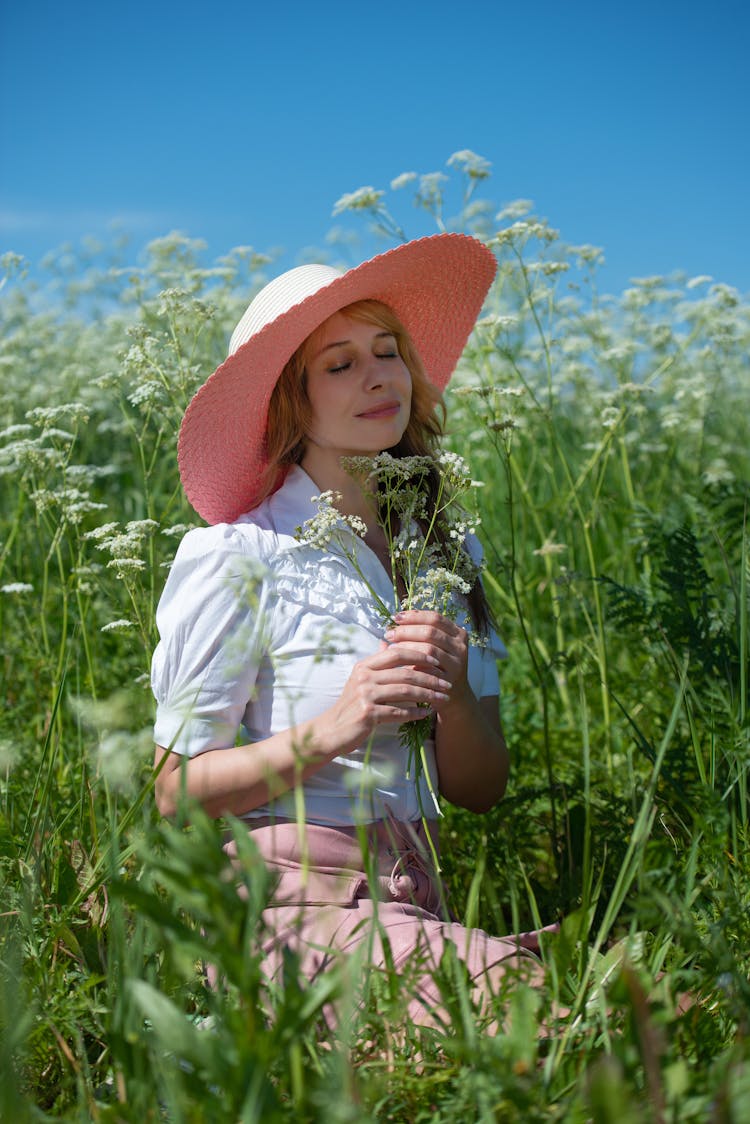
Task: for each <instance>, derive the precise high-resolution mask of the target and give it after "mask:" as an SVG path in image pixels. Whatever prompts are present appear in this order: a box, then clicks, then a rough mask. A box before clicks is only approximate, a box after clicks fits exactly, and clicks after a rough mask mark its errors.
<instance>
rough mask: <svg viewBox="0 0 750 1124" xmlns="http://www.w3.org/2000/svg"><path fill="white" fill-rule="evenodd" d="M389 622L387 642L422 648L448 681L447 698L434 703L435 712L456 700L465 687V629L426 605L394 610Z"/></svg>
mask: <svg viewBox="0 0 750 1124" xmlns="http://www.w3.org/2000/svg"><path fill="white" fill-rule="evenodd" d="M393 621H394V623H393V625H392V626H391V627H390V628H389V629H388V630H387V631H386V633H385V639H386V640H387V641H388V642H389V643H393V642H394V641H396V640H398V641H399V642H403V641H408V643H410V644H413V645H416V646H417V647H418V648H422V649H423V650H424V652H425V654H426V655H429V656H432V657H433V658H434V659H436V660H437V661H438V663H439V670H440V674H441V678H443V679H445V680H447V681H448V683H450V690H449V692H448V694H449V696H450V697H449V698H448V699H447V700H446V702H444V703H441V704H438V705H436V706H435V708H434V709H435V710H436V712H437V713H440V712H441V711H443V710H445V709H446V708H449V707H450V706H451V704H452V703H453V702H456V701H458V700H459V699H460V698H461V697H462V696H463V695H464V693H465V692H466V691H468V690H469V689H470V688H469V681H468V678H467V671H468V661H469V638H468V636H467V633H466V629H464V628H461V626H460V625H457V624H456V623H455V622H454V621H451V620H449V619H448V618H447V617H444V616H442V615H441V614H440V613H435V612H432V611H429V610H426V609H404V610H403V611H402V612H399V613H394V616H393Z"/></svg>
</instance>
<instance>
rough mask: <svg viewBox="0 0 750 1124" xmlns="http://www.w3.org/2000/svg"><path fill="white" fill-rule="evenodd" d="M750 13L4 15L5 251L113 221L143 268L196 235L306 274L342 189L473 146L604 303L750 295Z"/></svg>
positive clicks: (47, 7)
mask: <svg viewBox="0 0 750 1124" xmlns="http://www.w3.org/2000/svg"><path fill="white" fill-rule="evenodd" d="M748 11H749V9H748V5H747V4H746V2H745V0H714V2H712V3H707V2H706V3H692V2H691V0H682V2H676V0H666V2H661V3H660V2H659V0H650V2H642V0H630V2H629V3H617V4H612V3H606V0H599V3H588V2H580V3H576V2H575V0H572V2H571V3H570V4H563V3H561V2H560V0H556V2H554V3H553V2H548V0H541V2H538V3H535V4H532V3H528V4H526V5H523V4H520V3H512V4H511V3H506V2H505V0H497V2H494V3H492V2H489V0H473V2H471V3H466V4H458V3H447V2H443V0H431V2H425V3H422V2H412V3H408V2H404V0H401V2H400V3H392V2H391V0H383V2H381V3H368V4H361V3H360V4H358V3H356V2H355V0H352V2H350V3H340V2H339V0H334V2H330V3H320V4H313V3H311V2H310V0H307V2H298V0H286V3H284V4H281V3H273V2H270V0H264V2H262V3H260V2H258V0H245V2H244V3H235V2H222V0H216V2H214V3H210V4H209V3H204V4H197V3H191V0H184V2H183V3H181V4H177V3H176V2H174V0H165V2H162V3H159V2H158V0H152V2H151V3H145V2H143V0H131V2H130V3H128V4H120V5H113V4H112V5H110V4H108V3H106V0H96V2H89V0H68V2H67V3H60V0H54V2H50V0H43V2H42V0H25V2H24V3H20V0H17V2H11V0H0V251H2V250H6V249H13V250H16V251H18V252H20V253H23V254H24V255H26V256H27V257H29V258H30V260H31V261H32V262H35V261H38V260H39V259H40V258H41V256H42V255H43V254H44V253H45V252H46V251H48V250H51V249H53V248H54V247H56V246H58V245H59V244H61V243H62V242H65V241H72V242H74V243H75V242H77V241H78V240H79V239H80V238H81V237H82V236H83V235H85V234H94V235H102V234H104V233H106V231H107V230H108V228H109V225H110V223H111V222H112V220H118V221H119V222H120V224H121V225H122V226H123V227H124V228H125V229H127V230H129V231H130V232H131V234H132V238H133V250H132V254H133V256H135V253H136V250H137V248H138V247H140V246H142V245H143V244H144V243H145V242H146V241H148V239H150V238H152V237H155V236H158V235H161V234H165V233H167V232H168V231H170V230H173V229H180V230H183V231H185V232H186V233H188V234H189V235H191V236H193V237H200V238H203V239H205V240H206V241H207V242H208V252H209V255H210V256H211V257H216V256H218V255H220V254H222V253H224V252H226V251H227V250H228V249H230V248H231V247H232V246H234V245H237V244H251V245H253V246H254V247H255V248H256V249H258V250H267V249H269V248H272V247H279V248H281V249H283V251H284V257H283V259H282V261H283V263H284V264H285V265H291V264H294V262H295V261H296V260H298V257H299V255H300V254H302V253H303V252H304V251H305V248H306V247H310V246H322V245H324V244H325V238H326V233H327V231H328V230H329V229H330V228H331V226H333V225H334V220H332V218H331V210H332V207H333V204H334V203H335V201H336V200H337V199H338V198H339V196H341V195H342V194H343V193H345V192H348V191H352V190H354V189H355V188H358V187H360V186H363V185H366V184H371V185H373V186H375V187H383V188H387V187H388V184H389V182H390V180H391V179H393V178H394V177H395V176H397V175H398V174H399V173H401V172H405V171H416V172H419V173H426V172H433V171H438V170H445V162H446V160H447V159H448V157H449V156H450V155H451V153H453V152H455V151H456V150H459V149H465V148H469V149H472V150H473V151H475V152H477V153H479V154H480V155H482V156H483V157H485V158H486V159H487V160H489V161H491V163H492V167H493V175H492V179H491V180H490V181H489V183H488V185H487V186H486V188H485V194H486V195H488V196H489V197H490V198H491V199H492V200H493V201H494V202H496V203H497V204H498V207H499V206H500V205H502V204H504V203H507V202H509V201H510V200H513V199H518V198H528V199H532V200H534V203H535V205H536V210H537V212H538V213H540V214H542V215H544V216H545V217H546V218H548V219H549V220H550V222H551V223H552V224H553V225H554V226H555V227H557V228H558V229H560V230H561V233H562V235H563V237H564V238H565V239H566V240H567V241H569V242H573V243H581V242H589V243H594V244H595V245H599V246H602V247H603V248H604V250H605V254H606V265H605V267H604V269H603V270H602V272H601V275H600V276H601V280H600V285H601V287H602V288H604V289H607V290H609V291H613V292H616V291H619V290H621V289H622V288H623V287H625V286H626V285H627V283H628V279H629V278H630V277H631V276H634V275H637V276H642V275H648V274H654V273H668V272H671V271H673V270H677V269H681V270H684V271H685V272H686V273H688V274H689V275H695V274H710V275H712V276H713V277H715V278H716V279H717V280H721V281H725V282H727V283H729V284H731V285H734V286H736V287H737V288H739V289H740V290H741V291H742V292H743V293H747V292H750V221H749V219H748V200H749V197H750V192H749V191H748V181H749V179H750V176H749V174H748V173H749V172H750V123H749V119H750V113H749V111H750V63H749V62H748V59H750V16H749V15H748ZM399 217H400V218H401V219H402V220H403V223H404V225H405V227H406V230H407V233H408V234H409V235H410V236H416V235H419V234H421V233H424V232H426V231H428V230H431V229H432V228H431V227H429V224H428V221H427V220H426V218H425V217H423V216H421V215H420V214H419V212H417V211H416V210H415V209H414V208H412V207H411V206H410V205H408V204H407V200H406V199H404V200H403V209H402V211H401V212H400V213H399ZM352 226H354V227H355V228H357V229H359V230H361V231H362V233H363V234H364V233H365V228H364V226H363V225H359V227H358V226H357V224H356V223H355V222H354V221H353V220H352ZM370 249H371V245H370V243H368V242H367V241H366V240H365V241H363V243H362V244H361V245H360V246H359V247H355V248H353V249H352V250H351V252H350V254H351V257H352V258H353V259H354V260H357V258H358V257H360V256H366V255H367V253H369V252H370Z"/></svg>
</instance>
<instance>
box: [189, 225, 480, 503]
mask: <svg viewBox="0 0 750 1124" xmlns="http://www.w3.org/2000/svg"><path fill="white" fill-rule="evenodd" d="M495 270H496V262H495V258H494V255H493V254H492V252H491V251H490V250H488V249H487V247H486V246H484V245H483V244H482V243H481V242H478V241H477V239H476V238H471V237H469V236H468V235H465V234H436V235H433V236H432V237H429V238H420V239H418V240H417V241H415V242H406V243H405V244H404V245H402V246H397V247H396V248H395V249H393V250H389V251H388V252H387V253H384V254H378V256H377V257H374V258H372V259H371V260H370V261H366V262H363V264H362V265H358V266H356V267H355V268H354V269H350V270H348V271H347V272H346V273H341V272H339V270H337V269H333V268H331V266H328V265H302V266H299V267H298V268H297V269H290V270H289V272H288V273H282V275H281V276H280V277H277V278H275V280H273V281H271V282H270V283H269V284H268V285H266V286H265V287H264V288H263V289H261V291H260V292H259V293H258V294H257V295H256V296H255V297H254V298H253V300H252V302H251V303H250V305H249V307H248V308H247V310H246V312H245V314H244V316H243V317H242V319H241V320H240V322H239V324H238V325H237V327H236V328H235V330H234V332H233V334H232V338H231V341H230V344H229V356H228V358H227V359H226V360H225V362H224V363H222V364H221V366H220V367H218V368H217V369H216V370H215V371H214V373H213V374H212V375H211V377H210V378H209V379H208V380H207V381H206V382H205V383H204V385H203V386H202V387H201V388H200V390H199V391H198V392H197V394H196V395H195V396H194V398H193V399H192V401H191V402H190V405H189V406H188V408H187V410H186V411H185V417H184V418H183V421H182V426H181V428H180V436H179V441H178V446H177V459H178V462H179V466H180V475H181V477H182V483H183V486H184V488H185V493H186V495H187V498H188V499H189V500H190V503H191V504H192V505H193V507H194V508H195V510H196V511H197V512H198V514H199V515H202V516H203V518H204V519H205V520H206V521H207V522H208V523H222V522H227V523H231V522H232V521H233V520H235V519H237V518H238V516H240V515H242V514H243V513H244V512H247V511H252V509H253V507H255V506H256V505H257V504H258V502H259V500H260V496H259V483H260V480H261V477H262V475H263V472H264V470H265V469H266V468H267V467H268V462H267V460H266V455H265V431H266V423H267V418H268V403H269V401H270V399H271V394H272V392H273V388H274V387H275V385H276V382H277V380H278V378H279V376H280V374H281V372H282V370H283V368H284V366H285V364H286V363H287V361H288V360H289V359H290V358H291V356H292V355H293V354H294V352H295V351H296V350H297V348H298V347H299V346H300V344H302V343H304V341H305V340H306V339H307V337H308V336H309V335H310V334H311V332H313V331H314V330H315V329H316V328H318V327H319V326H320V325H321V324H322V323H323V322H324V321H325V320H327V319H328V317H329V316H332V315H333V314H334V312H338V311H339V310H340V309H342V308H344V307H346V305H349V304H353V303H354V302H355V301H359V300H368V299H369V300H378V301H381V302H382V303H383V304H386V305H388V307H389V308H391V309H392V310H393V312H395V313H396V315H397V316H398V318H399V319H400V320H401V322H402V324H403V325H404V327H405V328H406V330H407V332H408V333H409V335H410V336H411V339H412V342H413V343H414V346H415V348H416V349H417V352H418V354H419V357H420V359H421V360H422V363H423V365H424V369H425V373H426V374H427V377H428V378H429V380H430V381H431V382H432V383H433V384H434V385H435V386H436V387H438V389H439V390H444V388H445V387H446V386H447V384H448V380H449V379H450V377H451V375H452V373H453V370H454V368H455V366H456V364H457V363H458V360H459V358H460V356H461V352H462V351H463V348H464V345H465V344H466V341H467V339H468V338H469V334H470V333H471V329H472V327H473V326H474V322H475V321H476V318H477V316H478V315H479V312H480V309H481V307H482V304H483V302H484V298H485V296H486V295H487V291H488V290H489V287H490V285H491V284H492V280H493V278H494V276H495ZM283 477H284V472H283V471H280V473H279V479H278V481H277V486H278V485H280V484H281V482H282V480H283Z"/></svg>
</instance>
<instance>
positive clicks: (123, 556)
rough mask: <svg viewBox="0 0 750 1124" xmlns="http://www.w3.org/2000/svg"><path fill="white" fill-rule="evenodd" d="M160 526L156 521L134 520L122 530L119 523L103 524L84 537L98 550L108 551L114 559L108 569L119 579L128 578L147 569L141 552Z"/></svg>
mask: <svg viewBox="0 0 750 1124" xmlns="http://www.w3.org/2000/svg"><path fill="white" fill-rule="evenodd" d="M158 526H159V524H158V523H157V522H156V520H155V519H132V520H131V521H130V522H129V523H126V524H125V528H124V530H120V524H119V523H103V524H102V525H101V527H95V528H94V530H93V531H87V532H86V534H85V535H84V536H83V537H84V539H89V540H90V541H91V542H93V543H94V544H95V545H96V547H97V549H98V550H106V551H108V552H109V553H110V554H111V555H112V558H111V559H110V561H109V562H108V563H107V568H108V569H111V570H114V573H115V575H116V576H117V577H118V578H127V577H129V576H130V575H131V574H133V573H136V572H138V571H141V570H145V569H146V563H145V561H144V560H143V559H142V558H141V557H140V552H141V550H142V548H143V544H144V542H145V541H146V539H148V538H149V537H150V536H151V535H152V534H153V533H154V532H155V531H156V529H157V528H158Z"/></svg>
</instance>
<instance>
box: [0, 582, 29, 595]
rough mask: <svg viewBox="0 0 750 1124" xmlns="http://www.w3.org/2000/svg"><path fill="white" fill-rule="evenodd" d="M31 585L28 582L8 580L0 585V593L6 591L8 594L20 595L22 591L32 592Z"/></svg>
mask: <svg viewBox="0 0 750 1124" xmlns="http://www.w3.org/2000/svg"><path fill="white" fill-rule="evenodd" d="M33 592H34V587H33V585H29V583H28V582H8V584H7V585H3V586H0V593H7V594H8V595H9V596H13V597H20V596H23V594H24V593H33Z"/></svg>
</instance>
